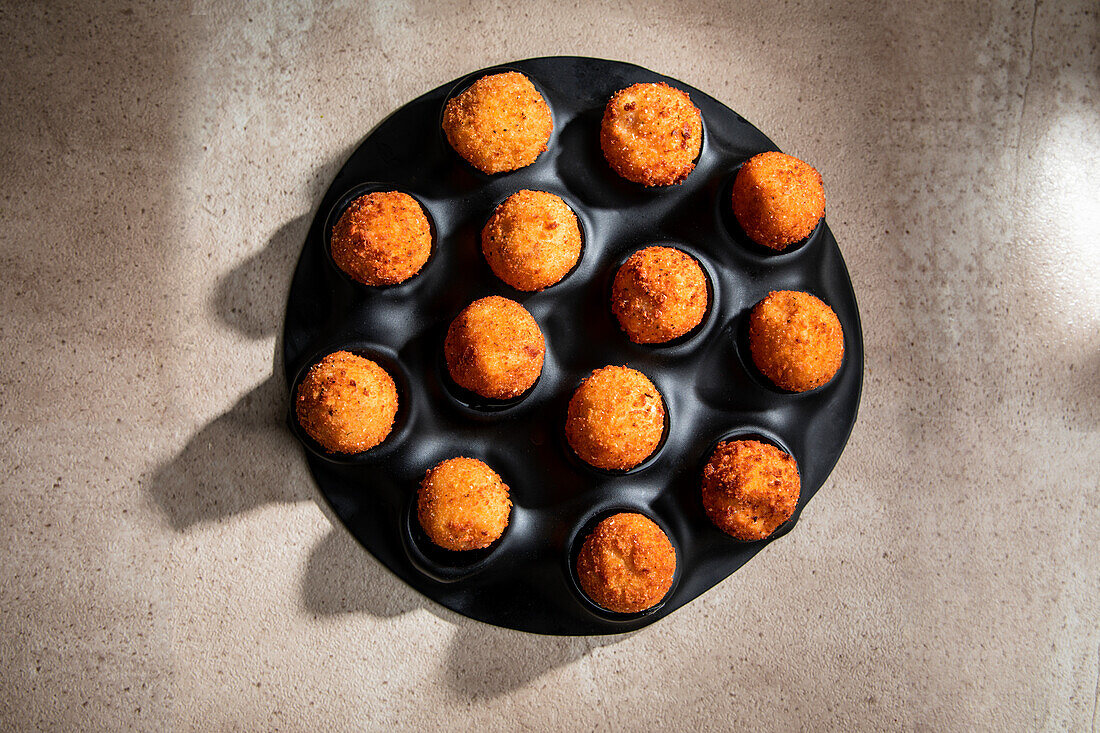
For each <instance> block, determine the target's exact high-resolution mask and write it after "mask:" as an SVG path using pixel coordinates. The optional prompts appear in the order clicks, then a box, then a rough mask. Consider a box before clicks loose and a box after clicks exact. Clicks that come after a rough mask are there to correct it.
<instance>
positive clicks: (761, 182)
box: [329, 153, 825, 292]
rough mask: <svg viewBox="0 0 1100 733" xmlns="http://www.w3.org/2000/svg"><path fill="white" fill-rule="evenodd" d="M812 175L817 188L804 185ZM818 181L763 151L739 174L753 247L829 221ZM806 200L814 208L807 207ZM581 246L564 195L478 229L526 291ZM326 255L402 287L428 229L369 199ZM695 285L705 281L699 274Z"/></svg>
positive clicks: (350, 214)
mask: <svg viewBox="0 0 1100 733" xmlns="http://www.w3.org/2000/svg"><path fill="white" fill-rule="evenodd" d="M803 168H804V169H806V170H807V171H808V172H809V173H806V172H805V171H802V170H801V169H803ZM810 174H812V176H813V177H815V180H816V186H811V185H808V183H807V181H805V180H804V178H805V175H810ZM820 181H821V177H820V176H819V175H818V174H817V171H815V170H813V168H810V167H809V166H808V165H806V164H805V163H802V162H801V161H799V160H797V159H794V158H791V157H790V156H787V155H784V154H783V153H761V154H759V155H757V156H754V157H753V158H750V159H749V160H748V161H746V162H745V163H744V164H743V165H742V166H741V169H740V170H739V171H738V174H737V178H736V180H735V181H734V189H733V211H734V213H735V214H736V215H737V218H738V221H739V223H740V224H741V226H742V228H743V229H744V230H745V231H746V233H748V234H749V236H750V237H752V238H753V239H754V240H755V241H757V242H759V243H761V244H765V245H767V246H769V247H772V248H773V249H777V250H782V249H784V248H786V247H787V246H789V245H791V244H794V243H796V242H800V241H802V240H804V239H805V238H806V237H808V236H809V235H810V234H811V233H812V232H813V230H814V228H815V227H816V226H817V224H818V222H819V221H820V220H821V218H822V216H823V215H824V211H825V198H824V193H823V192H822V191H821V183H820ZM807 198H810V199H813V200H814V203H813V204H812V205H807V204H805V202H804V201H803V199H807ZM582 244H583V238H582V235H581V230H580V226H579V224H578V222H577V216H576V214H575V213H574V212H573V210H572V209H570V208H569V206H568V204H566V203H565V201H563V200H562V199H561V197H559V196H556V195H554V194H552V193H548V192H546V191H529V190H522V191H518V192H516V193H514V194H512V195H511V196H509V197H508V198H507V199H505V201H504V202H502V203H501V204H500V205H499V206H498V207H497V209H496V210H495V211H494V212H493V215H492V217H490V219H489V221H488V222H487V223H486V224H485V226H484V227H483V229H482V231H481V250H482V253H483V254H484V256H485V260H486V262H488V264H489V267H490V268H491V269H492V271H493V273H494V274H495V275H496V276H497V277H499V278H500V279H501V280H503V281H504V282H505V283H507V284H508V285H510V286H511V287H513V288H515V289H516V290H520V291H525V292H531V291H538V290H543V289H545V288H548V287H550V286H551V285H554V284H556V283H558V282H559V281H561V279H562V278H564V277H565V276H566V275H567V274H568V273H569V271H570V270H572V269H573V267H574V266H575V265H576V264H577V261H578V260H579V259H580V256H581V248H582ZM329 249H330V252H331V253H332V259H333V262H335V263H336V265H337V267H339V268H340V269H341V270H342V271H343V272H344V273H345V274H347V275H348V276H349V277H351V278H352V279H354V280H356V281H358V282H360V283H362V284H363V285H368V286H385V285H397V284H399V283H402V282H405V281H406V280H408V279H410V278H412V277H413V276H414V275H416V274H417V273H419V272H420V270H421V269H422V268H423V267H424V265H425V263H427V261H428V257H429V256H430V255H431V251H432V233H431V226H430V225H429V223H428V218H427V216H426V215H425V213H424V210H423V208H422V207H421V206H420V204H419V202H417V201H416V199H414V198H413V197H412V196H410V195H408V194H406V193H401V192H399V191H377V192H374V193H368V194H365V195H363V196H359V197H358V198H356V199H354V200H353V201H351V202H350V203H349V204H348V206H347V207H346V208H345V209H344V211H343V212H341V215H340V217H339V219H338V220H337V221H336V224H335V225H334V226H333V228H332V232H331V240H330V244H329ZM695 279H696V281H697V282H698V281H701V279H702V273H701V272H700V273H698V276H697V277H696V278H695Z"/></svg>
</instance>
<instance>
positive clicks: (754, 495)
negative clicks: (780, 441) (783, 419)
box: [703, 440, 801, 540]
mask: <svg viewBox="0 0 1100 733" xmlns="http://www.w3.org/2000/svg"><path fill="white" fill-rule="evenodd" d="M800 491H801V482H800V479H799V477H798V467H797V465H796V464H795V460H794V458H792V457H791V456H789V455H788V454H786V453H784V452H783V451H781V450H779V449H778V448H776V447H775V446H774V445H771V444H770V443H762V442H760V441H758V440H734V441H730V442H725V443H719V444H718V447H716V448H715V449H714V453H713V454H712V455H711V457H710V460H709V461H707V465H706V466H705V467H704V468H703V508H704V509H705V510H706V513H707V516H708V517H710V520H711V521H712V522H714V524H715V526H717V527H718V528H719V529H720V530H722V531H723V532H725V533H726V534H729V535H731V536H733V537H736V538H737V539H741V540H762V539H764V538H766V537H769V536H771V534H772V532H774V531H775V530H776V528H778V527H779V525H781V524H783V523H784V522H786V521H787V520H788V519H790V518H791V516H792V515H793V514H794V510H795V508H796V507H797V506H798V496H799V493H800Z"/></svg>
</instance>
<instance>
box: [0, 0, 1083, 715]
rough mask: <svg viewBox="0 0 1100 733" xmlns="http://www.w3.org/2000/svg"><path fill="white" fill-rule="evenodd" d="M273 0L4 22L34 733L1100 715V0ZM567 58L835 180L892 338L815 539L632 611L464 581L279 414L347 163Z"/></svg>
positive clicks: (6, 369) (17, 660)
mask: <svg viewBox="0 0 1100 733" xmlns="http://www.w3.org/2000/svg"><path fill="white" fill-rule="evenodd" d="M272 5H273V6H276V7H271V8H264V7H261V6H260V4H257V3H249V4H247V5H245V4H241V5H240V6H239V7H229V6H225V5H222V4H220V3H216V2H209V3H203V2H197V3H194V4H193V5H191V6H190V7H186V8H181V9H179V10H177V11H174V12H173V13H170V14H164V13H161V12H154V10H153V8H151V7H144V6H137V5H134V6H131V5H127V4H106V5H95V6H92V5H91V4H88V5H73V6H66V5H65V4H64V3H60V2H59V3H49V4H47V3H5V4H3V5H2V6H0V27H2V28H3V29H4V32H3V33H2V34H0V149H2V159H3V161H4V175H3V177H2V179H0V257H2V260H0V283H2V285H0V305H2V309H3V310H2V312H3V318H2V319H0V434H2V440H0V487H2V500H0V527H2V529H0V531H2V538H3V547H4V553H3V555H2V558H3V559H2V561H0V562H2V563H3V574H2V580H0V608H2V609H3V612H2V614H0V657H2V659H3V668H2V671H0V727H3V728H5V729H33V728H46V729H56V730H74V729H78V728H90V729H115V730H118V729H138V730H154V731H160V730H166V729H167V730H177V729H198V730H232V729H255V730H274V729H280V730H329V729H334V730H359V729H371V730H379V729H420V728H423V729H433V728H440V727H444V726H445V727H447V728H448V729H454V730H472V729H478V728H488V729H496V728H504V727H508V728H530V729H535V730H556V729H578V728H579V729H599V730H653V729H659V728H685V729H729V728H733V729H742V728H743V729H753V730H794V729H890V728H902V729H914V728H920V729H935V730H946V729H954V730H974V729H1001V730H1004V729H1013V730H1033V729H1049V730H1060V729H1073V730H1090V729H1091V730H1094V731H1095V730H1097V726H1098V718H1097V711H1096V705H1097V701H1096V697H1097V677H1098V665H1100V623H1098V615H1100V507H1098V503H1100V483H1098V482H1100V479H1098V476H1100V239H1098V231H1100V194H1098V191H1100V187H1098V184H1097V181H1098V180H1100V102H1098V100H1100V73H1098V69H1100V47H1098V46H1100V21H1098V18H1097V10H1098V9H1097V6H1096V5H1095V3H1093V2H1088V1H1087V0H1075V1H1073V2H1053V1H1052V0H1045V1H1044V2H1039V3H1035V4H1032V3H1026V2H1025V3H1016V4H1012V3H998V2H994V3H969V4H964V3H947V4H943V5H942V6H939V5H931V4H925V3H899V4H892V5H891V6H890V7H888V8H884V7H882V4H880V3H876V2H866V3H855V4H850V5H847V6H844V7H830V3H826V2H818V3H814V2H810V3H801V4H800V3H785V4H779V3H759V4H756V5H747V4H738V5H729V6H727V5H726V4H724V3H718V2H714V1H713V0H693V1H692V2H684V3H681V4H679V5H676V4H673V3H669V2H665V1H663V0H646V1H642V2H610V3H606V4H601V5H587V4H575V5H570V4H562V3H549V2H543V3H537V4H534V3H526V2H516V3H506V4H501V5H499V6H495V7H493V6H489V5H488V4H481V3H462V4H454V5H451V4H445V3H428V2H425V3H422V4H417V5H405V4H395V3H380V4H367V3H342V4H339V5H331V6H328V5H326V6H324V7H313V6H309V5H302V6H300V7H290V4H289V3H273V4H272ZM967 5H971V6H973V7H966V6H967ZM163 7H167V6H163ZM549 54H579V55H592V56H602V57H609V58H616V59H621V60H624V61H632V62H636V63H640V64H642V65H645V66H648V67H650V68H653V69H655V70H657V71H660V72H663V73H666V74H669V75H671V76H673V77H677V78H680V79H682V80H684V81H685V82H686V83H688V84H691V85H694V86H696V87H698V88H700V89H703V90H706V91H708V92H710V93H711V94H713V95H714V96H716V97H717V98H718V99H720V100H722V101H723V102H725V103H726V104H728V105H729V106H731V107H732V108H734V109H735V110H737V111H738V112H740V113H741V114H743V115H744V116H745V117H746V118H748V119H750V120H752V121H753V122H754V123H755V124H756V125H758V126H759V127H760V128H761V129H763V130H764V131H766V132H767V133H769V134H770V135H771V136H772V137H773V138H774V139H775V140H776V142H777V143H778V144H779V145H780V146H781V147H783V148H784V149H785V150H786V151H788V152H790V153H792V154H794V155H797V156H799V157H802V158H804V159H806V160H809V161H811V162H812V163H813V164H814V165H816V166H817V167H818V168H819V169H820V171H821V172H822V174H823V176H824V179H825V186H826V194H827V196H828V217H829V223H830V225H831V227H832V228H833V230H834V232H835V233H836V236H837V239H838V240H839V241H840V243H841V246H842V248H843V251H844V254H845V257H846V259H847V262H848V266H849V268H850V270H851V273H852V280H853V282H854V284H855V289H856V294H857V296H858V297H859V300H860V304H861V310H862V315H863V325H864V333H865V338H866V350H867V361H866V385H865V389H864V395H863V405H862V410H861V413H860V419H859V422H858V424H857V425H856V428H855V431H854V433H853V435H852V440H851V443H850V444H849V447H848V450H847V452H846V453H845V454H844V456H843V458H842V459H841V461H840V464H839V465H838V466H837V468H836V471H835V472H834V474H833V476H832V477H831V479H830V480H829V481H828V482H827V483H826V485H825V487H824V488H823V489H822V491H821V493H820V494H819V495H818V497H817V498H816V499H815V500H814V502H813V503H812V504H810V506H809V508H808V510H807V511H806V512H805V514H804V515H803V518H802V521H801V522H800V523H799V525H798V528H797V529H796V530H795V531H794V532H793V533H792V534H790V535H788V536H787V537H785V538H783V539H781V540H780V541H777V542H776V543H774V544H773V545H771V546H769V547H768V548H767V549H766V550H765V551H764V552H763V553H762V554H761V555H760V556H758V557H757V558H756V559H755V560H754V561H753V562H751V563H749V564H748V565H747V566H745V568H743V569H742V570H740V571H739V572H737V573H736V574H735V575H733V576H732V577H731V578H729V579H728V580H726V581H725V582H723V583H721V584H719V585H718V586H717V587H716V588H714V589H713V590H711V591H710V592H708V593H706V594H705V595H704V596H703V597H701V598H700V599H698V600H697V601H695V602H694V603H692V604H690V605H689V606H687V607H685V608H683V609H681V610H680V611H678V612H677V613H675V614H673V615H672V616H670V617H669V618H667V619H665V620H663V621H661V622H659V623H657V624H655V625H653V626H650V627H647V628H646V629H644V630H642V631H640V632H638V633H635V634H632V635H629V636H625V637H621V638H593V639H586V638H577V639H569V638H543V637H537V636H529V635H524V634H520V633H515V632H510V631H504V630H501V629H497V628H492V627H488V626H484V625H481V624H479V623H476V622H473V621H469V620H467V619H465V618H462V617H459V616H456V615H455V614H452V613H450V612H448V611H445V610H442V609H440V608H438V607H436V606H434V605H433V604H432V603H431V602H429V601H427V600H426V599H424V598H422V597H420V596H419V595H417V594H416V593H414V592H412V591H411V590H409V589H408V588H407V587H406V586H404V585H403V584H402V583H400V582H398V581H397V580H395V579H394V578H393V577H392V576H390V575H389V573H388V572H387V571H385V570H384V569H382V568H381V567H380V566H379V565H378V563H377V562H375V561H374V560H373V558H371V557H370V556H369V555H367V554H366V553H365V552H364V551H362V550H361V549H360V547H359V546H358V545H357V544H356V543H355V542H354V541H353V540H352V539H351V538H350V536H349V535H348V533H347V532H346V531H345V530H344V529H343V528H342V526H340V525H339V523H337V522H335V521H334V519H333V517H332V515H331V513H330V512H329V511H328V510H327V509H326V507H324V506H323V504H322V501H321V499H320V496H319V494H318V492H317V490H316V489H315V487H314V485H313V483H312V481H311V479H310V476H309V474H308V472H307V470H306V465H305V461H304V459H303V457H302V454H301V452H300V450H299V449H298V447H297V446H296V445H295V443H294V442H293V440H292V438H291V437H290V435H289V433H288V431H287V430H286V428H285V425H284V423H283V418H284V415H285V414H286V411H287V398H286V395H285V394H284V388H283V384H282V368H281V364H279V363H278V359H277V356H276V355H277V354H278V353H279V351H280V348H279V344H278V343H277V341H278V335H277V334H278V333H279V332H280V330H281V319H282V313H283V307H284V301H285V298H286V293H287V289H288V285H289V280H290V275H291V272H292V270H293V267H294V263H295V259H296V257H297V254H298V251H299V249H300V247H301V244H302V242H303V240H304V237H305V232H306V228H307V226H308V222H309V221H310V219H311V217H312V216H313V214H314V208H315V206H316V205H317V203H318V201H319V200H320V197H321V194H322V192H323V191H324V189H325V188H326V187H327V186H328V184H329V182H330V181H331V179H332V176H333V175H334V174H335V172H336V170H337V169H338V167H339V165H340V164H341V162H342V161H343V160H344V159H345V158H346V156H347V155H348V154H349V152H350V151H351V150H352V149H353V148H354V146H355V145H356V144H357V143H358V141H359V140H361V139H362V137H363V136H364V135H366V133H367V132H368V131H369V130H370V129H371V127H372V126H373V125H375V124H376V123H377V122H378V121H379V120H381V119H382V118H383V117H385V116H386V115H387V114H388V113H389V112H390V111H391V110H393V109H394V108H396V107H398V106H400V105H401V104H403V103H404V102H405V101H407V100H410V99H412V98H413V97H416V96H417V95H419V94H421V93H423V92H424V91H427V90H428V89H431V88H432V87H434V86H436V85H438V84H441V83H443V82H446V81H448V80H450V79H453V78H456V77H458V76H461V75H463V74H465V73H467V72H469V71H472V70H474V69H478V68H481V67H483V66H487V65H489V64H494V63H499V62H505V61H509V60H512V59H518V58H525V57H530V56H538V55H549Z"/></svg>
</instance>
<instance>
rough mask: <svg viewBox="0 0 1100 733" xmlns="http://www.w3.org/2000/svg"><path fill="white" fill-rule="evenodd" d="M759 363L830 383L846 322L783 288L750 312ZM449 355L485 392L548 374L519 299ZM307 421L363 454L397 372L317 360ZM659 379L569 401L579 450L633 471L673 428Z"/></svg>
mask: <svg viewBox="0 0 1100 733" xmlns="http://www.w3.org/2000/svg"><path fill="white" fill-rule="evenodd" d="M749 349H750V353H751V355H752V359H753V362H754V363H755V364H756V366H757V367H758V368H759V369H760V371H761V372H762V373H763V374H764V375H765V376H767V377H768V378H769V379H771V380H772V381H773V382H774V383H775V384H776V385H778V386H780V387H782V388H784V389H788V390H791V391H806V390H809V389H813V388H815V387H818V386H821V385H823V384H825V383H826V382H828V381H830V380H831V379H832V378H833V376H834V375H835V374H836V372H837V371H838V370H839V368H840V365H841V363H842V359H843V354H844V337H843V332H842V330H841V327H840V322H839V320H838V319H837V317H836V314H835V313H833V311H832V309H831V308H829V306H827V305H826V304H825V303H823V302H822V301H821V300H819V299H818V298H816V297H814V296H813V295H810V294H809V293H803V292H799V291H789V290H784V291H774V292H772V293H769V294H768V296H767V297H765V298H764V299H763V300H762V301H760V302H759V303H757V304H756V306H754V307H753V309H752V311H751V313H750V315H749ZM443 354H444V360H445V362H446V364H447V370H448V373H449V374H450V376H451V378H452V379H453V380H454V382H455V384H457V385H458V386H459V387H461V388H463V389H467V390H469V391H471V392H474V393H476V394H478V395H480V396H482V397H485V398H488V399H493V400H507V399H511V398H515V397H519V396H522V395H523V394H524V393H526V392H527V391H528V390H530V389H531V387H532V386H533V385H534V384H535V382H536V381H537V380H538V378H539V376H540V374H541V373H542V368H543V363H544V359H545V354H546V343H545V338H544V336H543V334H542V331H541V329H539V326H538V323H537V322H536V321H535V319H534V317H532V316H531V314H530V312H528V311H527V309H526V308H524V307H523V306H522V305H520V304H519V303H517V302H515V301H513V300H509V299H507V298H502V297H500V296H489V297H486V298H481V299H480V300H476V301H474V302H473V303H471V304H470V305H469V306H467V307H466V308H465V309H463V310H462V312H461V313H459V315H458V316H457V317H456V318H455V319H454V320H453V321H452V322H451V324H450V326H449V328H448V329H447V334H446V337H445V338H444V343H443ZM295 405H296V406H295V410H296V414H297V417H298V421H299V423H300V424H301V426H302V427H303V429H305V431H306V432H307V433H308V434H309V435H310V436H311V437H312V438H313V439H314V440H316V441H317V442H318V443H319V444H320V445H321V446H323V447H324V448H325V449H326V450H328V451H330V452H333V453H360V452H362V451H365V450H369V449H370V448H373V447H374V446H376V445H378V444H379V443H381V442H382V441H383V440H385V438H386V436H388V435H389V432H390V430H391V429H392V426H393V420H394V417H395V415H396V414H397V407H398V395H397V389H396V386H395V385H394V381H393V378H392V377H391V376H390V375H389V374H388V373H387V372H386V371H385V369H383V368H382V367H381V366H379V365H378V364H376V363H375V362H373V361H370V360H369V359H365V358H363V357H361V356H358V355H355V354H351V353H349V352H346V351H339V352H336V353H333V354H329V355H328V356H326V357H325V358H323V359H322V360H321V361H320V362H318V363H317V364H314V365H313V366H312V367H311V368H310V369H309V371H308V372H307V373H306V375H305V377H304V378H303V379H302V381H301V383H300V384H299V385H298V390H297V394H296V396H295ZM664 424H665V410H664V401H663V399H662V398H661V395H660V393H659V392H658V390H657V388H656V386H654V384H653V383H652V382H651V381H650V380H649V378H648V377H646V376H645V375H644V374H642V373H641V372H639V371H637V370H634V369H630V368H628V367H616V366H608V367H604V368H602V369H597V370H596V371H594V372H593V373H592V374H590V375H589V376H588V377H587V378H586V379H585V380H583V381H582V382H581V384H580V386H579V387H578V388H577V389H576V391H575V392H574V393H573V397H572V399H571V400H570V403H569V418H568V420H567V423H566V436H567V438H568V439H569V444H570V445H571V446H572V448H573V450H574V451H575V452H576V454H577V455H578V456H579V457H580V458H581V459H582V460H584V461H585V462H587V463H589V464H591V465H593V466H595V467H597V468H602V469H612V470H628V469H631V468H634V467H636V466H638V465H639V464H640V463H642V462H643V461H644V460H645V459H646V458H648V457H649V456H650V455H651V454H652V453H653V452H654V450H656V448H657V446H658V444H659V442H660V439H661V436H662V434H663V432H664Z"/></svg>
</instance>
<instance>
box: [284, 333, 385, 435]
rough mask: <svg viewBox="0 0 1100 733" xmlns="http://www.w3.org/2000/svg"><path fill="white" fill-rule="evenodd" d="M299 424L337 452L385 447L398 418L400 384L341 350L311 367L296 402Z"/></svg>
mask: <svg viewBox="0 0 1100 733" xmlns="http://www.w3.org/2000/svg"><path fill="white" fill-rule="evenodd" d="M294 409H295V413H296V414H297V417H298V423H299V424H300V425H301V426H302V429H303V430H305V431H306V433H308V434H309V436H310V437H311V438H313V439H314V440H316V441H317V442H318V443H320V444H321V445H322V446H323V447H324V448H325V449H326V450H328V451H331V452H333V453H359V452H362V451H365V450H368V449H370V448H373V447H374V446H376V445H378V444H379V443H381V442H382V441H383V440H385V439H386V436H387V435H389V434H390V430H391V429H392V428H393V419H394V417H395V416H396V415H397V386H396V385H395V384H394V382H393V377H391V376H390V375H389V374H388V373H387V372H386V370H385V369H383V368H382V367H380V366H378V364H376V363H374V362H373V361H371V360H370V359H364V358H363V357H361V356H358V355H356V354H352V353H350V352H348V351H337V352H334V353H332V354H329V355H328V356H326V357H325V358H324V359H322V360H321V361H319V362H318V363H316V364H314V365H313V366H312V367H310V369H309V371H308V372H307V373H306V376H305V378H304V379H303V380H302V382H301V384H299V385H298V393H297V396H296V398H295V405H294Z"/></svg>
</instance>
